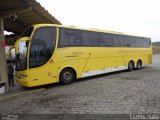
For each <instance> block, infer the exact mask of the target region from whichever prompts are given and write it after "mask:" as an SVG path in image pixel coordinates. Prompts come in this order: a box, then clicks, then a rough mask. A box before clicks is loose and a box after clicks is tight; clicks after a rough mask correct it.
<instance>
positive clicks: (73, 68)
mask: <svg viewBox="0 0 160 120" xmlns="http://www.w3.org/2000/svg"><path fill="white" fill-rule="evenodd" d="M64 69H71V70H73V72H74V73H75V79H77V69H76V68H75V67H73V66H64V67H61V69H60V70H59V72H58V81H59V75H60V73H61V71H62V70H64Z"/></svg>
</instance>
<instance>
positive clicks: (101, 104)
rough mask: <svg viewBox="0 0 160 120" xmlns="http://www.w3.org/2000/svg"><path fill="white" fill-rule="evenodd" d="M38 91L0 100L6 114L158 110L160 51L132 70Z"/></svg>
mask: <svg viewBox="0 0 160 120" xmlns="http://www.w3.org/2000/svg"><path fill="white" fill-rule="evenodd" d="M42 87H45V88H46V90H44V91H43V92H40V93H37V94H30V95H26V96H23V97H17V98H14V99H12V100H7V101H1V102H0V113H3V114H4V113H5V114H6V113H7V114H10V113H12V114H14V113H18V114H39V115H42V114H44V115H45V114H153V113H154V114H159V113H160V55H155V56H154V57H153V64H152V65H149V66H147V67H144V68H143V69H141V70H134V71H132V72H126V71H121V72H116V73H110V74H105V75H100V76H94V77H90V78H85V79H80V80H77V81H76V82H74V83H73V84H69V85H64V86H61V85H59V84H53V85H48V86H42Z"/></svg>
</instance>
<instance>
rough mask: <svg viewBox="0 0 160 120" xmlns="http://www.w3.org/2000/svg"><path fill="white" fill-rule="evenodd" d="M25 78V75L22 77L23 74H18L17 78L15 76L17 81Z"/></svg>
mask: <svg viewBox="0 0 160 120" xmlns="http://www.w3.org/2000/svg"><path fill="white" fill-rule="evenodd" d="M26 77H27V75H24V74H20V75H19V76H17V78H18V79H24V78H26Z"/></svg>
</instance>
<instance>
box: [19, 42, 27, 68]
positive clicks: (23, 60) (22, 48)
mask: <svg viewBox="0 0 160 120" xmlns="http://www.w3.org/2000/svg"><path fill="white" fill-rule="evenodd" d="M28 44H29V41H22V42H20V43H19V45H18V54H17V57H16V61H17V62H16V69H17V70H25V69H27V50H28Z"/></svg>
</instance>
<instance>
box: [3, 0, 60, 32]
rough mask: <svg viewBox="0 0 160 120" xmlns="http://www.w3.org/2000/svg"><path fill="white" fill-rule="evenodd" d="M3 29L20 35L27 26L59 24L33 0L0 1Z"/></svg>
mask: <svg viewBox="0 0 160 120" xmlns="http://www.w3.org/2000/svg"><path fill="white" fill-rule="evenodd" d="M0 3H1V4H0V18H3V19H4V29H5V30H6V31H8V32H13V33H15V34H18V35H20V34H21V33H22V32H23V31H24V30H25V29H26V28H27V27H28V26H31V25H34V24H40V23H51V24H61V23H60V22H59V21H58V20H57V19H56V18H55V17H54V16H52V15H51V14H49V12H48V11H47V10H45V9H44V8H43V7H42V6H41V5H40V4H39V3H38V2H36V1H35V0H0Z"/></svg>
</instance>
